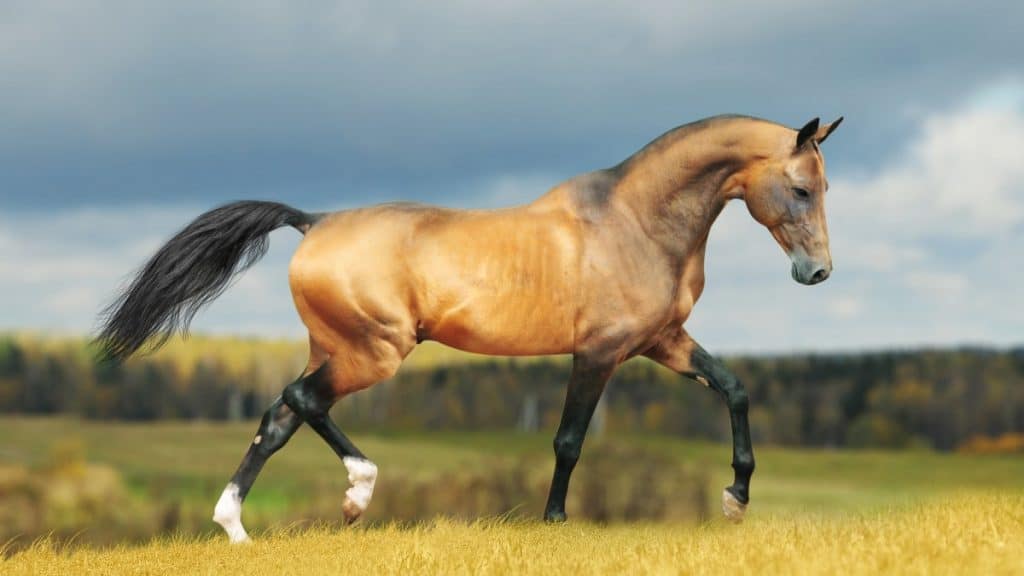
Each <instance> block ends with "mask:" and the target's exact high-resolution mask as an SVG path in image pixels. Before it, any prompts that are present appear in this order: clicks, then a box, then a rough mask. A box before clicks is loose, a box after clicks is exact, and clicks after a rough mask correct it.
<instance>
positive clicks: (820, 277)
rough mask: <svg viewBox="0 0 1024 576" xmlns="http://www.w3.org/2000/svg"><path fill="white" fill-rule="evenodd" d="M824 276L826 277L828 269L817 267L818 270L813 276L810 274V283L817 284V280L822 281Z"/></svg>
mask: <svg viewBox="0 0 1024 576" xmlns="http://www.w3.org/2000/svg"><path fill="white" fill-rule="evenodd" d="M826 278H828V270H826V269H824V268H818V271H817V272H815V273H814V276H811V283H812V284H817V283H818V282H824V281H825V279H826Z"/></svg>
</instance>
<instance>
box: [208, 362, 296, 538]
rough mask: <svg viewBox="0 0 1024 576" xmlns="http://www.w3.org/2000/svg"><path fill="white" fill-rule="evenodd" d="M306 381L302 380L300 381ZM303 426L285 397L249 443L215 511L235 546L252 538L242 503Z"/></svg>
mask: <svg viewBox="0 0 1024 576" xmlns="http://www.w3.org/2000/svg"><path fill="white" fill-rule="evenodd" d="M303 379H304V378H300V379H299V380H298V381H302V380H303ZM301 425H302V420H301V419H300V418H299V416H298V415H296V414H295V412H294V411H292V410H291V409H290V408H289V407H288V406H287V405H285V403H284V401H283V400H282V399H281V397H278V398H277V399H276V400H274V402H273V403H272V404H271V405H270V408H269V409H267V411H266V413H265V414H264V415H263V419H262V420H261V421H260V426H259V429H258V430H257V432H256V436H255V437H254V438H253V441H252V443H251V444H249V450H248V451H247V452H246V454H245V456H244V457H243V458H242V463H241V464H239V466H238V470H236V471H235V474H234V475H233V476H232V477H231V481H230V482H228V485H227V487H226V488H224V492H223V493H221V496H220V499H219V500H218V501H217V505H216V506H215V507H214V509H213V521H214V522H216V523H218V524H220V525H221V527H223V528H224V531H225V532H227V534H228V538H229V539H230V540H231V542H232V543H239V542H247V541H248V540H249V535H248V534H247V533H246V531H245V527H244V526H243V525H242V502H243V501H244V500H245V497H246V495H248V494H249V489H250V488H252V485H253V482H255V481H256V477H257V476H259V473H260V471H261V470H262V469H263V465H264V464H266V463H267V460H268V459H270V457H271V456H272V455H273V454H274V452H277V451H278V450H280V449H281V448H282V447H283V446H284V445H285V444H286V443H287V442H288V440H289V439H290V438H291V437H292V435H293V434H295V431H296V430H298V428H299V426H301Z"/></svg>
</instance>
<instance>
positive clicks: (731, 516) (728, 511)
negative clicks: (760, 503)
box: [722, 489, 747, 524]
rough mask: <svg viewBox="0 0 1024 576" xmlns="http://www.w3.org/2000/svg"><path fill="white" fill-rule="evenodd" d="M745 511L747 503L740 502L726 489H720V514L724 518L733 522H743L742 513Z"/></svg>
mask: <svg viewBox="0 0 1024 576" xmlns="http://www.w3.org/2000/svg"><path fill="white" fill-rule="evenodd" d="M746 513H747V505H746V504H744V503H743V502H740V501H739V500H738V499H737V498H736V497H735V496H733V495H732V492H729V490H728V489H725V490H722V514H725V519H726V520H728V521H729V522H732V523H733V524H739V523H740V522H743V515H744V514H746Z"/></svg>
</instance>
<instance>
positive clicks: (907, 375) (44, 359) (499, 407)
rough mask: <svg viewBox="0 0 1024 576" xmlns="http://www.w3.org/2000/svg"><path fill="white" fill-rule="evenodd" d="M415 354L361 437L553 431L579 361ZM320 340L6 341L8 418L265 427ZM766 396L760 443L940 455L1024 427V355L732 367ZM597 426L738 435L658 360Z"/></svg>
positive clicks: (789, 360)
mask: <svg viewBox="0 0 1024 576" xmlns="http://www.w3.org/2000/svg"><path fill="white" fill-rule="evenodd" d="M446 353H447V354H448V356H447V357H443V358H442V357H441V356H442V353H440V352H438V353H436V354H434V355H433V356H431V353H429V352H428V353H424V354H422V355H420V356H415V355H414V357H413V358H412V359H411V360H410V362H409V363H408V365H407V366H405V367H403V370H402V371H401V372H400V373H399V374H398V376H396V377H395V378H394V379H392V380H390V381H388V382H384V383H382V384H380V385H378V386H375V387H373V388H371V389H369V390H366V391H363V392H360V393H358V394H355V395H353V396H350V397H348V398H345V399H344V400H342V401H341V402H339V404H338V405H337V406H336V407H335V410H334V412H333V415H334V416H335V418H336V419H337V420H338V422H339V423H340V425H341V426H342V427H343V428H346V429H350V430H351V429H362V430H367V429H378V430H383V429H403V430H408V429H432V430H480V429H509V428H519V429H524V430H550V431H552V432H553V431H554V429H555V428H556V427H557V423H558V418H559V415H560V412H561V407H562V400H563V397H564V390H565V383H566V381H567V378H568V373H569V361H568V358H565V357H555V358H546V359H545V358H540V359H536V358H531V359H489V358H483V357H479V356H470V355H465V356H460V355H457V354H452V353H451V352H446ZM304 360H305V357H304V345H302V344H299V343H296V342H269V341H268V342H264V341H258V340H238V339H229V338H193V339H191V340H187V341H185V342H180V341H179V342H174V343H172V344H171V345H170V346H168V348H167V349H165V350H162V351H160V352H158V353H156V354H154V355H151V356H144V357H142V358H138V359H133V360H131V361H130V362H128V363H126V364H125V365H123V366H103V365H97V364H95V363H94V362H93V361H92V360H91V354H90V351H89V350H88V348H87V345H86V343H85V341H84V340H82V339H53V338H42V337H29V336H23V335H6V336H2V335H0V412H2V413H7V414H15V413H17V414H70V415H78V416H80V417H83V418H93V419H121V420H156V419H172V418H173V419H212V420H226V419H246V418H258V417H259V416H261V415H262V413H263V410H264V409H265V407H266V406H267V405H268V404H269V403H270V402H271V401H272V400H273V398H274V397H275V396H276V395H277V394H278V393H279V391H280V389H281V388H282V387H283V386H284V385H285V384H287V383H288V382H290V381H291V380H293V379H294V378H295V376H296V375H297V374H298V373H299V372H300V371H301V368H302V366H303V364H304ZM726 361H727V363H728V365H729V366H730V367H731V368H732V369H733V370H734V371H735V372H736V374H737V375H738V376H739V377H740V379H741V380H742V381H743V383H744V384H745V385H746V387H747V390H748V391H749V393H750V399H751V410H750V419H751V427H752V433H753V435H754V437H755V440H756V441H758V442H759V443H771V444H779V445H793V446H837V447H838V446H852V447H887V448H901V447H910V446H918V447H931V448H934V449H938V450H951V449H956V448H957V447H961V446H963V445H965V443H968V442H975V443H976V442H978V441H979V440H980V441H986V439H990V438H1000V437H1004V436H1013V435H1015V434H1016V435H1017V437H1019V434H1020V433H1021V432H1024V348H1016V349H1010V350H993V349H981V348H964V349H949V350H917V351H891V352H866V353H856V354H850V353H846V354H801V355H792V356H771V357H734V358H727V359H726ZM594 426H597V427H600V428H601V429H603V430H604V431H606V432H613V433H632V432H638V433H663V434H671V435H677V436H686V437H694V438H705V439H715V440H725V439H728V438H729V421H728V416H727V413H726V410H725V407H724V406H723V405H722V403H721V401H720V400H719V399H718V397H717V396H716V395H715V394H714V393H713V392H711V391H710V390H708V389H706V388H705V387H703V386H701V385H700V384H697V383H695V382H693V381H690V380H687V379H684V378H682V377H680V376H678V375H676V374H674V373H672V372H669V371H667V370H665V369H662V368H660V367H658V366H656V365H654V364H653V363H651V362H648V361H645V360H633V361H630V362H628V363H626V364H625V365H624V366H622V367H621V368H620V369H619V371H618V372H617V373H616V375H615V377H614V379H613V380H612V382H611V384H610V385H609V388H608V389H607V391H606V394H605V398H604V400H603V401H602V405H601V407H600V409H599V412H598V415H597V417H596V419H595V424H594Z"/></svg>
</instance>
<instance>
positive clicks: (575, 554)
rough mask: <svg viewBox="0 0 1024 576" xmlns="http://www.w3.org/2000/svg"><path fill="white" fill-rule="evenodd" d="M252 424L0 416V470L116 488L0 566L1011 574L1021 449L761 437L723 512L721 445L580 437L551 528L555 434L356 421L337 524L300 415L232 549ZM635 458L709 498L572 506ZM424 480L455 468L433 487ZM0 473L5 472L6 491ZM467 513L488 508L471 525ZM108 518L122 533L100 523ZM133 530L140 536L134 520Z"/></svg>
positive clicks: (1019, 530)
mask: <svg viewBox="0 0 1024 576" xmlns="http://www.w3.org/2000/svg"><path fill="white" fill-rule="evenodd" d="M254 429H255V423H252V422H241V423H231V424H224V423H204V422H155V423H138V424H127V423H102V422H96V421H83V420H77V419H71V418H25V417H5V418H3V419H0V437H3V438H5V439H6V441H5V442H4V443H3V445H2V448H0V467H2V468H4V469H7V470H12V469H24V470H29V471H39V470H52V469H55V468H60V467H61V466H64V467H65V468H71V469H79V468H82V467H83V466H85V467H88V468H90V469H95V470H107V471H109V472H111V473H112V474H114V478H116V481H117V483H119V485H120V488H118V489H117V490H116V491H115V492H116V494H114V495H113V496H111V495H101V497H100V499H99V500H100V502H99V504H96V503H94V504H93V505H92V509H86V511H85V512H84V513H82V512H80V513H79V514H78V517H77V524H76V525H75V526H76V527H75V528H74V530H73V531H72V532H71V533H70V534H67V535H64V534H62V533H60V532H59V531H55V532H53V533H52V535H51V537H50V538H49V539H46V538H42V539H39V538H38V537H39V535H38V534H37V535H32V536H30V535H27V534H23V535H21V536H20V537H17V536H12V535H8V536H7V538H9V539H10V541H9V543H8V548H7V556H8V558H7V559H6V560H5V561H4V562H3V563H2V564H0V572H3V573H5V574H8V573H10V574H17V573H78V572H96V573H133V572H134V573H192V572H203V573H225V572H236V571H238V570H239V569H240V567H244V571H245V572H251V573H274V574H286V573H310V572H332V573H348V572H362V573H366V571H367V570H369V571H370V572H371V573H393V572H402V573H478V572H507V571H515V572H523V573H538V572H550V571H551V570H558V571H566V570H575V571H580V570H583V571H587V572H609V571H613V570H614V571H626V572H658V573H720V572H725V571H729V572H733V571H735V570H741V571H742V570H744V569H754V568H755V567H756V568H757V570H758V572H762V573H801V572H804V573H835V572H838V571H843V572H847V573H868V572H878V571H884V572H906V573H963V572H975V573H989V574H991V573H1013V572H1019V571H1020V570H1022V569H1024V564H1022V563H1021V560H1020V559H1021V558H1022V554H1021V553H1022V552H1024V544H1022V543H1024V491H1022V490H1021V483H1020V478H1021V474H1022V473H1024V459H1021V458H1020V457H1019V456H1013V455H966V454H946V453H937V452H932V451H926V450H920V451H850V450H844V451H832V450H820V449H795V448H778V447H771V446H759V447H758V449H757V458H758V469H757V472H756V474H755V476H754V482H753V494H752V497H753V502H752V504H751V508H750V510H749V513H748V519H747V521H746V522H745V523H744V524H743V525H740V526H733V525H728V524H726V523H725V522H724V521H722V520H721V519H720V518H719V513H718V504H717V500H718V496H719V493H720V490H721V487H723V486H725V485H726V484H727V483H728V481H729V479H730V475H731V470H730V468H729V448H728V446H727V445H724V444H717V443H708V442H694V441H687V440H680V439H677V438H671V437H665V436H647V435H626V436H622V437H615V438H609V437H603V438H595V439H594V440H596V441H595V442H592V443H588V445H587V448H586V449H585V450H584V458H583V461H582V462H581V466H584V465H587V463H588V457H587V456H588V455H590V456H591V458H590V459H589V460H591V462H590V463H589V465H590V466H594V465H597V464H598V463H599V462H593V461H603V460H607V458H604V457H603V455H605V456H606V455H608V454H611V458H612V459H613V460H614V462H616V464H615V465H614V466H612V467H610V468H609V467H606V468H591V469H586V468H584V469H581V470H580V473H579V474H578V475H577V476H576V477H575V478H574V485H573V487H574V489H573V491H572V492H573V493H574V494H575V496H574V498H573V499H570V501H569V510H568V511H569V514H570V523H569V524H567V525H565V526H546V525H543V524H542V523H539V522H537V521H536V520H535V518H536V517H537V515H538V514H539V509H540V507H541V506H542V505H543V501H544V498H545V493H544V490H545V488H546V478H547V474H548V473H549V472H550V466H551V464H552V459H551V455H550V452H551V448H550V436H549V435H548V434H541V433H537V434H524V433H512V432H480V433H465V432H458V433H456V432H432V433H426V432H424V433H397V432H391V433H385V432H374V431H358V430H357V431H354V432H353V434H352V436H353V439H354V440H355V441H356V442H357V443H358V444H359V445H360V446H361V447H362V448H363V449H364V451H365V452H366V453H367V454H368V455H370V456H371V457H372V458H373V459H374V460H375V461H377V463H378V464H379V466H380V470H381V476H380V480H379V484H378V489H377V494H376V496H375V502H374V504H373V505H371V507H370V511H369V514H368V517H367V518H366V519H365V520H364V521H361V523H360V524H359V525H357V526H355V527H348V528H346V527H342V526H341V525H340V523H339V522H338V519H339V517H340V505H341V497H342V493H343V491H344V489H345V488H346V486H347V483H346V479H345V475H344V468H343V467H342V466H341V465H340V463H338V462H337V460H336V459H335V457H334V456H333V454H332V453H331V452H330V451H329V449H328V448H327V447H326V446H325V445H323V444H322V443H321V442H320V441H319V439H317V438H316V437H315V435H313V434H312V433H311V432H309V431H308V430H306V429H303V430H300V432H299V433H298V434H297V435H296V437H295V438H294V439H293V440H292V442H291V443H290V444H289V445H288V447H287V448H286V449H285V450H283V451H282V452H280V453H279V454H278V455H276V456H275V458H274V459H272V460H271V461H270V463H269V464H268V465H267V468H266V469H265V471H264V473H263V475H262V476H261V477H260V479H259V481H258V482H257V484H256V486H255V487H254V489H253V491H252V493H251V495H250V497H249V500H248V501H247V502H246V508H245V512H244V519H245V520H246V523H247V525H248V526H249V527H250V529H251V532H253V533H254V536H255V538H256V543H255V544H254V545H253V546H250V547H245V548H232V547H229V546H228V545H227V542H226V539H225V538H223V536H222V535H221V534H220V533H219V531H218V530H216V529H215V528H216V527H215V526H214V525H213V524H212V523H211V522H209V520H208V517H209V515H210V511H211V509H212V505H213V503H214V502H215V500H216V498H217V496H218V495H219V492H220V490H221V489H222V487H223V485H224V482H225V481H226V479H227V477H228V476H230V474H231V472H232V471H233V469H234V467H235V465H236V464H237V462H238V459H239V458H240V456H241V454H242V452H243V450H244V448H245V447H246V445H247V443H248V442H249V441H250V440H251V434H252V432H253V430H254ZM609 450H610V451H609ZM633 454H638V455H640V457H639V460H638V462H641V463H646V464H643V466H644V469H643V470H642V471H637V473H638V474H640V475H641V476H643V477H644V478H646V479H647V480H645V481H652V480H651V479H652V478H653V482H654V483H660V482H666V481H670V480H671V479H672V478H673V477H685V478H687V479H688V480H687V483H684V484H682V486H683V488H684V489H689V488H690V487H696V488H697V489H696V490H690V491H689V492H687V495H686V496H685V498H689V499H693V498H694V497H696V498H701V499H704V503H703V504H704V505H702V506H690V507H687V508H686V512H685V513H683V514H681V515H680V516H679V517H678V518H669V519H667V520H664V521H661V522H652V521H649V520H636V521H628V522H622V521H616V520H615V519H614V518H612V520H611V521H610V522H607V523H604V522H593V521H587V520H584V519H581V513H582V512H583V510H581V508H585V507H593V506H594V504H593V503H592V502H590V501H589V500H587V499H586V498H588V497H587V496H586V493H588V492H590V491H591V489H589V488H587V486H588V480H587V479H590V481H591V483H590V484H589V485H590V486H593V485H600V484H602V483H603V482H605V481H607V482H611V483H614V482H613V480H614V479H613V478H612V476H611V475H612V474H621V473H622V471H621V470H620V469H624V468H628V467H626V466H622V465H621V462H624V461H628V460H630V459H631V458H633V456H632V455H633ZM616 458H618V460H615V459H616ZM62 462H63V464H61V463H62ZM76 462H77V464H76ZM524 462H525V463H527V464H526V465H525V466H526V467H527V468H528V469H529V470H530V474H529V476H530V478H531V480H530V481H527V482H525V484H524V486H526V492H517V493H516V494H517V496H515V498H518V499H519V500H521V502H519V501H516V502H515V503H514V504H513V505H512V506H508V504H507V502H508V501H504V504H502V505H503V506H507V508H506V509H505V510H492V511H488V509H487V508H486V507H483V508H468V509H467V508H462V509H460V510H461V513H456V514H454V515H455V516H457V517H456V518H454V519H448V518H440V517H436V515H433V516H431V517H429V518H428V517H424V516H422V514H421V515H420V516H419V517H405V518H403V517H402V516H401V515H397V514H395V513H394V511H395V510H400V509H404V508H408V505H407V504H402V501H400V500H396V498H398V497H399V496H401V494H399V493H401V492H409V491H410V490H411V488H410V486H414V485H415V486H419V487H420V488H421V490H419V491H418V492H416V494H414V497H415V498H418V499H427V500H430V499H436V501H437V502H439V503H449V504H448V505H450V506H454V504H451V503H453V502H457V500H453V495H452V494H443V493H440V490H441V488H437V487H439V486H454V488H449V490H454V491H456V492H460V491H461V492H462V493H461V494H454V497H455V498H457V499H458V498H464V499H472V493H473V491H474V490H475V489H480V490H483V489H490V487H489V485H487V484H486V483H479V482H478V483H475V484H474V483H473V482H470V483H469V484H461V485H460V484H458V483H453V482H452V481H451V479H453V478H460V477H464V476H466V475H472V474H474V473H478V474H486V473H488V471H499V472H498V475H499V476H502V475H503V474H504V472H502V471H508V470H518V469H519V468H521V467H522V466H524V465H523V464H522V463H524ZM517 467H519V468H517ZM612 468H614V469H615V470H612ZM629 472H630V471H629V470H626V474H629ZM640 472H642V473H640ZM77 473H78V474H81V473H83V472H81V471H79V472H77ZM680 475H682V476H680ZM480 477H481V478H487V477H488V476H480ZM431 478H443V479H444V478H447V479H448V480H445V481H444V482H441V483H430V479H431ZM418 481H422V482H424V484H415V482H418ZM410 483H412V484H410ZM2 486H3V481H2V480H0V493H2ZM424 487H426V488H427V490H426V491H423V490H422V488H424ZM433 490H438V492H437V493H434V492H432V491H433ZM580 492H583V493H584V494H580ZM605 496H608V495H605ZM680 498H681V499H682V498H683V497H682V496H681V497H680ZM154 503H159V507H162V508H160V509H159V510H158V513H156V514H155V515H153V516H151V519H150V520H149V521H148V523H143V524H140V525H136V524H131V527H130V531H128V530H129V528H127V526H128V525H129V524H130V523H129V522H128V521H127V520H126V519H125V517H124V514H128V513H129V512H128V511H131V510H135V511H136V512H138V513H145V514H151V515H152V514H153V506H155V504H154ZM105 508H117V509H118V510H115V511H114V512H116V513H114V512H111V511H110V510H105ZM440 511H443V510H438V509H436V508H433V509H431V508H421V509H420V512H421V513H422V512H430V513H435V512H440ZM453 512H458V511H456V510H454V509H453ZM492 512H493V513H492ZM501 512H506V513H505V514H501ZM474 514H478V515H479V516H482V517H483V518H482V519H475V520H474V518H478V516H476V515H474ZM118 523H121V525H122V527H124V530H123V531H122V532H117V531H114V532H111V533H110V534H109V535H107V536H105V537H103V532H104V530H108V529H110V527H111V526H114V525H118ZM140 526H142V527H143V528H142V529H145V530H148V531H149V532H148V533H146V532H139V530H140ZM92 536H96V537H95V538H93V537H92ZM840 569H841V570H840Z"/></svg>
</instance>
